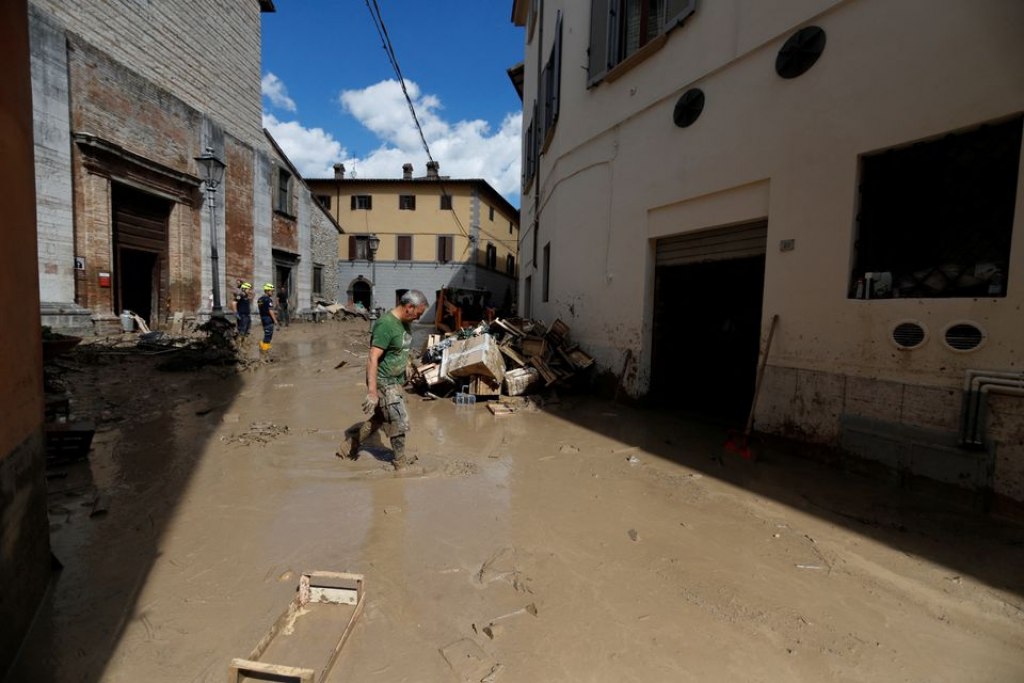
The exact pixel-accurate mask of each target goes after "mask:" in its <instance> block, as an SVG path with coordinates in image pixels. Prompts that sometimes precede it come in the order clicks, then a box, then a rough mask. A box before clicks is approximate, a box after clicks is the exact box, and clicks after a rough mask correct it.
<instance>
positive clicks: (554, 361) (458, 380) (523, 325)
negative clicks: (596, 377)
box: [412, 318, 594, 402]
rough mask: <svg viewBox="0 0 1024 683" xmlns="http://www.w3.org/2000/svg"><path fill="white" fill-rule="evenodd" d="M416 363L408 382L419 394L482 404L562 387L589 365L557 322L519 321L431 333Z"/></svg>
mask: <svg viewBox="0 0 1024 683" xmlns="http://www.w3.org/2000/svg"><path fill="white" fill-rule="evenodd" d="M421 361H422V362H421V364H420V365H419V366H417V367H416V368H415V372H414V373H413V378H412V382H413V385H414V386H416V387H418V388H419V389H420V390H421V391H423V392H426V393H429V394H431V395H433V396H440V397H445V396H449V395H451V394H452V393H455V394H456V398H458V397H459V396H473V397H476V398H479V399H482V400H488V399H498V398H499V397H501V396H523V395H525V394H530V393H538V392H543V391H545V390H547V389H549V388H551V387H556V386H563V387H564V386H568V385H569V384H570V383H571V382H572V381H573V380H574V379H575V378H577V377H579V376H580V375H581V373H582V372H583V371H585V370H586V369H587V368H590V367H591V366H593V364H594V359H593V358H591V357H590V356H588V355H587V354H586V353H585V352H584V351H583V350H581V349H580V348H579V345H578V344H575V343H573V342H572V340H571V339H570V337H569V326H568V325H566V324H565V323H563V322H562V321H561V320H556V321H555V322H554V323H552V324H551V326H550V327H548V326H546V325H545V324H544V323H543V322H541V321H539V320H527V319H522V318H509V319H504V320H502V319H497V320H495V321H493V322H491V323H486V322H485V323H481V324H480V325H479V326H477V327H476V328H473V329H471V330H461V331H460V332H458V333H455V334H449V335H447V336H445V337H444V338H442V337H441V336H440V335H436V334H432V335H430V336H429V337H428V339H427V349H426V350H425V351H424V353H423V355H422V357H421ZM457 402H458V401H457ZM474 402H475V400H474Z"/></svg>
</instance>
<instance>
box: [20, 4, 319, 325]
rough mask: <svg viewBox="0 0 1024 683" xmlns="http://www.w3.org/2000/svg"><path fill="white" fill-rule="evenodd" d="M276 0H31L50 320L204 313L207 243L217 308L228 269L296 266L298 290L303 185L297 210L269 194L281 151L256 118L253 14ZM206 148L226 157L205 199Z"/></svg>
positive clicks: (208, 289) (269, 276)
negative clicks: (203, 0)
mask: <svg viewBox="0 0 1024 683" xmlns="http://www.w3.org/2000/svg"><path fill="white" fill-rule="evenodd" d="M274 9H275V8H274V5H273V2H271V1H270V0H244V1H239V2H229V1H228V0H219V1H217V2H213V3H208V4H207V5H204V6H203V7H202V9H201V11H200V10H198V9H197V7H196V6H195V5H194V4H193V3H188V2H184V0H169V1H168V2H160V3H94V2H88V1H87V0H60V1H57V0H38V1H35V0H34V1H33V2H32V4H31V6H30V29H31V42H32V73H33V95H34V120H35V138H36V158H37V163H36V182H37V187H38V202H37V204H38V211H37V215H38V222H39V274H40V275H39V278H40V290H41V296H42V300H43V306H42V318H43V322H44V324H50V325H52V326H53V327H55V328H57V329H62V330H67V331H78V332H85V333H91V332H98V333H99V332H106V331H110V330H113V329H116V327H117V324H118V314H119V313H120V312H121V311H122V310H124V309H129V310H132V311H134V312H136V313H138V314H139V315H141V316H142V317H143V318H145V319H146V320H147V321H148V322H149V324H150V326H151V327H160V326H161V325H164V324H166V323H167V321H168V320H169V319H170V317H171V316H172V315H173V314H174V313H177V312H181V313H183V314H184V316H185V317H186V318H199V319H201V318H203V317H205V316H207V315H209V313H210V311H211V308H212V306H213V301H212V299H213V292H214V289H215V288H214V286H213V285H214V274H213V258H212V252H213V251H214V250H215V251H216V253H217V255H218V257H219V259H218V262H217V272H216V279H217V284H218V287H217V288H216V289H218V290H219V292H218V294H219V298H220V301H219V303H220V304H221V305H223V306H224V308H225V309H229V304H230V291H231V287H232V286H233V283H234V281H235V280H236V279H245V280H252V281H258V282H264V281H272V282H277V281H278V280H279V278H280V277H282V276H283V275H287V276H288V277H291V273H292V272H293V271H295V272H296V273H298V272H299V271H301V270H303V269H308V270H310V273H308V274H307V275H308V277H306V276H303V277H302V278H301V282H302V283H303V284H301V285H300V286H299V296H300V297H301V298H302V299H303V303H306V302H308V299H309V291H308V289H309V288H311V286H312V284H311V283H312V265H311V260H310V258H309V253H310V247H311V237H310V220H311V216H312V211H311V206H310V205H309V204H308V202H305V201H298V200H297V198H298V197H299V195H295V197H294V198H293V200H294V201H296V202H297V203H296V204H295V206H294V211H293V212H289V210H284V211H281V210H279V207H277V206H276V204H275V202H277V201H278V199H277V192H278V187H277V184H278V181H279V178H281V175H280V174H279V173H278V169H279V168H284V167H288V166H290V164H289V163H288V162H287V159H286V158H284V155H283V153H281V152H280V150H279V149H276V148H275V145H273V143H272V142H271V141H270V140H268V138H267V136H266V134H265V132H264V130H263V129H262V122H261V111H262V110H261V101H260V99H261V94H260V21H261V13H262V12H268V11H274ZM207 150H210V151H212V153H213V154H214V155H215V156H217V157H218V158H219V159H220V160H222V161H223V162H224V163H225V165H226V170H225V177H224V180H223V182H222V184H221V185H220V186H219V187H218V188H216V192H214V193H213V197H214V203H213V208H212V210H211V208H210V204H209V203H208V201H207V196H208V195H207V193H206V192H205V190H206V187H205V185H204V183H203V179H202V173H201V170H200V169H199V167H198V164H197V162H196V161H195V158H196V157H198V156H201V155H203V154H204V153H205V152H206V151H207ZM288 175H289V176H292V177H294V178H296V179H297V178H298V175H297V174H291V173H289V174H288ZM214 247H215V249H214ZM303 263H305V265H302V264H303ZM307 283H308V284H307ZM303 288H305V289H306V291H305V292H303V291H302V290H303Z"/></svg>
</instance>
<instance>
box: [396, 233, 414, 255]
mask: <svg viewBox="0 0 1024 683" xmlns="http://www.w3.org/2000/svg"><path fill="white" fill-rule="evenodd" d="M398 260H399V261H412V235H399V236H398Z"/></svg>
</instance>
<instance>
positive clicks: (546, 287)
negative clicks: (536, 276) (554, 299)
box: [540, 242, 551, 302]
mask: <svg viewBox="0 0 1024 683" xmlns="http://www.w3.org/2000/svg"><path fill="white" fill-rule="evenodd" d="M541 286H542V288H543V289H542V296H541V299H540V300H541V301H545V302H546V301H547V300H548V294H549V293H550V286H551V242H548V243H547V244H545V245H544V282H543V283H542V285H541Z"/></svg>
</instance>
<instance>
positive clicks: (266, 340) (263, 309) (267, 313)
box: [256, 282, 277, 355]
mask: <svg viewBox="0 0 1024 683" xmlns="http://www.w3.org/2000/svg"><path fill="white" fill-rule="evenodd" d="M256 307H257V309H258V310H259V313H260V322H261V323H263V341H261V342H260V353H261V354H264V355H266V354H269V353H270V340H271V339H273V338H274V325H276V324H277V314H276V313H275V312H274V285H272V284H270V283H269V282H268V283H267V284H265V285H263V296H261V297H260V298H259V299H257V300H256Z"/></svg>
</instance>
